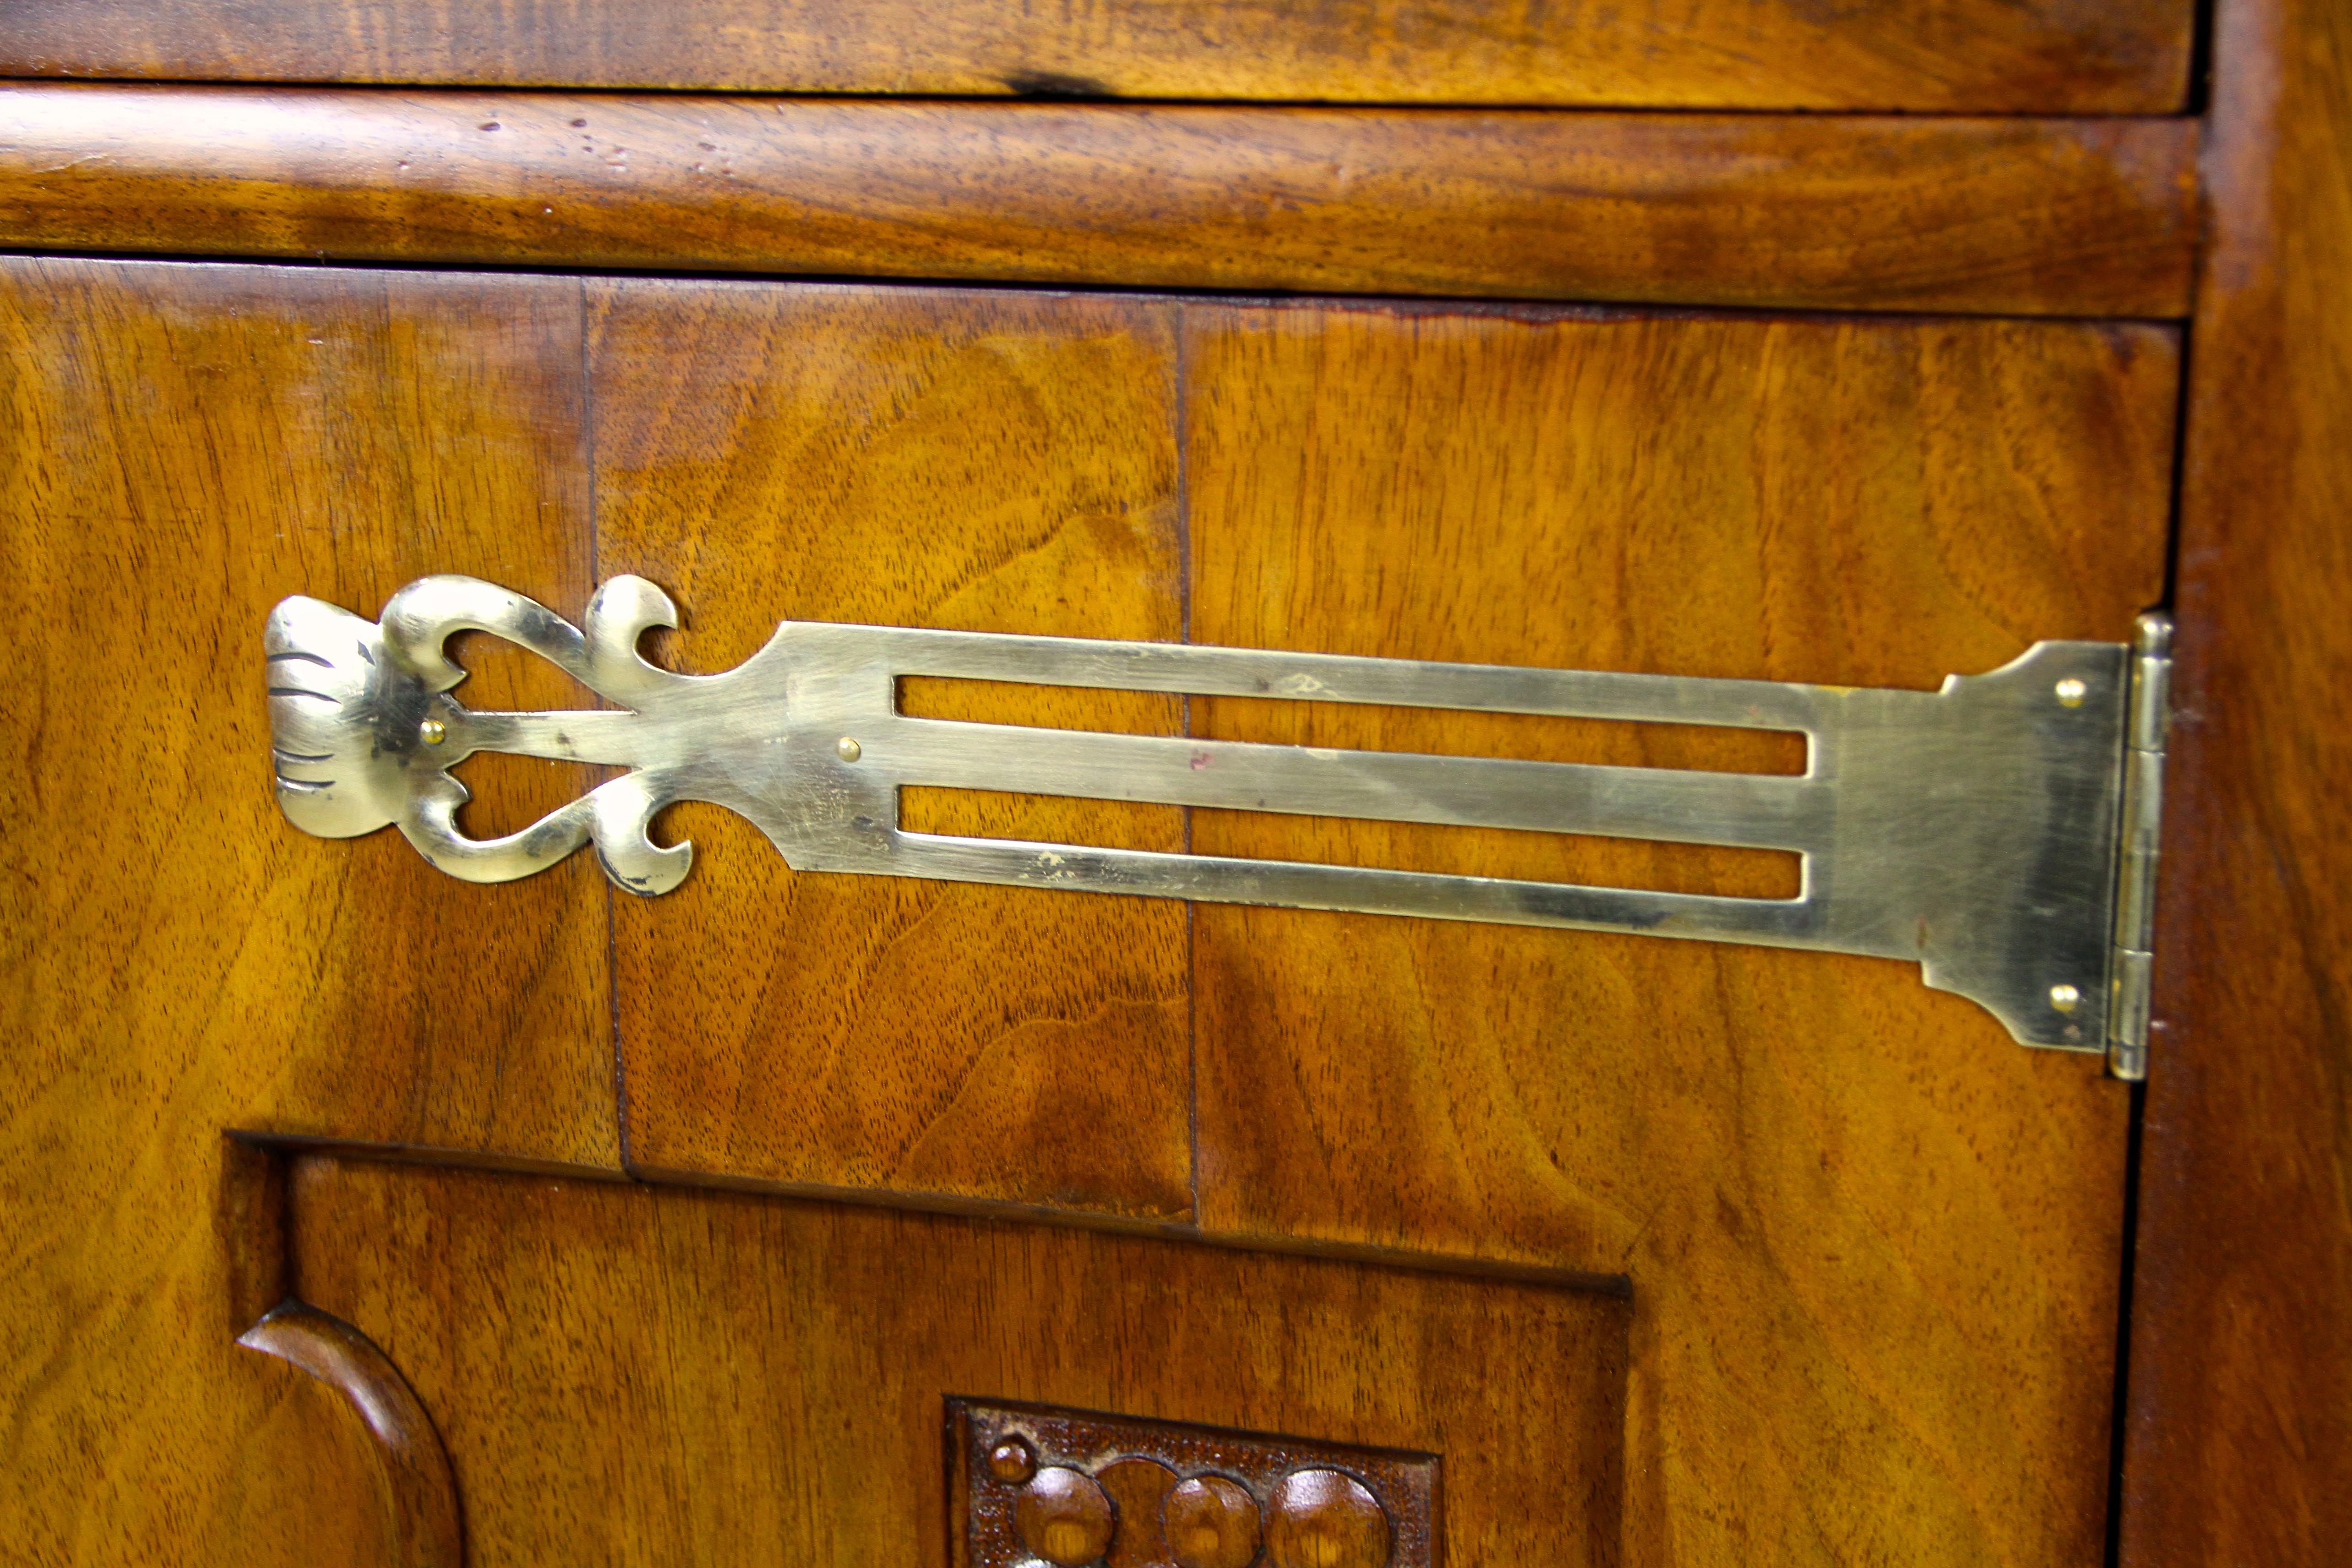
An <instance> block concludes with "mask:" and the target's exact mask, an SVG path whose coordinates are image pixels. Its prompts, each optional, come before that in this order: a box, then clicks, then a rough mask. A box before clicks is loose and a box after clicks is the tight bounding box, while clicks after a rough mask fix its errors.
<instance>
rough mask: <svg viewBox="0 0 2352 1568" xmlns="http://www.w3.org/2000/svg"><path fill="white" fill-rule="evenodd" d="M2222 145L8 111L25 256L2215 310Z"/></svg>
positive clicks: (77, 93) (551, 106)
mask: <svg viewBox="0 0 2352 1568" xmlns="http://www.w3.org/2000/svg"><path fill="white" fill-rule="evenodd" d="M2197 133H2198V128H2197V124H2196V122H2195V121H2189V120H2186V119H2085V120H2057V121H2052V120H2017V119H2006V120H2004V119H1951V118H1945V117H1926V118H1918V117H1914V118H1901V117H1878V118H1853V117H1843V116H1839V117H1825V116H1805V115H1800V116H1794V117H1787V116H1781V117H1772V116H1761V115H1747V114H1743V115H1697V114H1601V113H1595V114H1537V113H1528V112H1522V111H1495V112H1485V113H1478V112H1470V111H1463V110H1423V111H1411V110H1326V109H1252V108H1234V107H1220V106H1215V105H1197V104H1196V105H1182V106H1159V107H1152V108H1136V107H1104V108H1078V107H1072V106H1068V105H1051V104H987V103H889V102H858V103H824V102H810V101H806V100H774V99H746V98H678V97H646V96H643V95H639V96H634V97H614V96H600V95H593V94H544V93H515V92H502V93H485V92H446V93H395V92H383V91H341V92H335V91H315V92H301V93H289V92H284V91H271V90H265V89H250V88H246V89H240V88H217V87H168V88H163V87H159V88H100V87H89V86H69V85H23V84H19V85H16V86H14V87H8V88H5V89H0V228H5V232H6V234H7V236H8V240H9V243H10V244H11V245H13V246H16V247H24V248H31V249H60V250H110V251H163V252H168V253H171V254H174V255H229V256H288V257H299V258H303V259H305V260H310V259H325V258H333V259H337V260H373V261H405V262H430V263H460V264H466V263H489V264H497V265H509V266H512V265H529V266H548V267H593V268H657V269H664V270H677V269H685V270H710V271H719V272H755V273H757V272H764V273H770V274H775V273H790V274H801V275H814V276H825V275H831V276H837V277H888V278H909V279H934V280H936V279H967V280H971V281H979V282H1006V283H1015V282H1017V283H1047V284H1088V285H1111V286H1119V287H1128V288H1136V287H1141V288H1161V289H1272V290H1282V291H1294V290H1309V291H1314V292H1321V293H1346V294H1429V295H1446V296H1468V297H1474V298H1475V297H1481V296H1488V295H1494V296H1501V297H1505V298H1514V299H1538V300H1617V301H1639V302H1644V303H1653V304H1666V305H1724V306H1752V307H1759V308H1780V309H1795V310H1966V311H1972V312H1986V313H1998V314H2011V315H2058V316H2146V317H2168V316H2179V315H2181V314H2184V313H2185V312H2186V310H2187V309H2188V300H2189V274H2190V271H2191V267H2192V262H2193V259H2194V252H2195V246H2196V237H2197V213H2198V208H2197V201H2196V177H2195V174H2196V171H2195V159H2196V148H2197Z"/></svg>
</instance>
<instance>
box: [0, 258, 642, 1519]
mask: <svg viewBox="0 0 2352 1568" xmlns="http://www.w3.org/2000/svg"><path fill="white" fill-rule="evenodd" d="M579 325H580V308H579V289H578V286H577V285H576V284H574V283H572V282H571V281H569V280H558V281H530V280H523V279H472V278H440V279H435V278H422V277H407V278H403V277H395V276H393V275H389V274H373V275H370V274H351V273H343V274H332V273H326V272H320V271H312V270H299V269H280V268H232V267H167V266H160V265H155V264H148V263H130V264H121V263H101V262H84V261H67V260H29V259H23V258H16V259H10V260H7V261H5V262H0V568H4V569H0V610H5V618H6V621H7V624H8V625H10V626H13V627H15V628H16V637H18V639H19V646H20V647H22V648H24V649H27V650H30V651H29V652H28V653H26V656H25V657H23V658H20V659H19V660H18V661H17V663H16V668H15V670H14V672H13V673H12V675H11V677H10V679H8V681H7V682H6V683H5V687H0V714H5V721H6V724H7V728H8V731H9V732H10V733H11V734H12V735H15V736H16V737H17V749H18V753H19V756H20V758H21V759H24V760H25V761H26V763H28V764H29V765H24V766H19V767H16V768H12V769H10V770H9V771H8V772H7V773H6V782H5V784H0V837H5V842H6V843H7V845H8V847H9V852H10V856H11V859H12V866H13V869H14V873H15V874H14V875H12V876H10V877H9V878H7V879H6V880H5V892H0V937H5V952H6V955H7V973H8V975H9V978H10V984H8V986H7V987H6V1002H5V1015H0V1016H5V1028H6V1032H7V1037H8V1038H9V1040H10V1041H11V1042H12V1044H11V1046H10V1047H9V1049H8V1050H7V1052H6V1053H5V1058H0V1205H5V1208H6V1211H7V1213H8V1214H9V1215H10V1216H11V1219H10V1253H9V1256H10V1259H11V1265H10V1267H9V1268H7V1269H6V1270H5V1279H0V1321H5V1323H6V1324H7V1325H8V1327H9V1331H8V1332H7V1333H6V1334H5V1335H0V1390H5V1402H6V1411H7V1416H6V1420H7V1429H8V1432H9V1435H10V1436H9V1439H8V1448H9V1462H8V1463H6V1464H5V1465H0V1518H5V1519H6V1520H7V1521H9V1526H8V1529H7V1531H6V1532H5V1533H6V1534H7V1535H8V1536H9V1537H10V1540H11V1547H12V1549H16V1550H22V1551H25V1552H29V1553H30V1554H31V1555H33V1556H34V1557H35V1558H37V1559H42V1560H59V1559H67V1558H72V1557H75V1556H84V1555H86V1556H91V1557H93V1558H110V1559H113V1560H116V1561H121V1560H123V1559H126V1558H128V1559H134V1560H135V1559H139V1558H141V1557H142V1556H143V1557H145V1558H147V1559H149V1560H152V1561H157V1562H170V1561H177V1560H181V1559H183V1558H185V1559H187V1560H192V1561H193V1560H206V1559H209V1560H215V1561H217V1560H221V1559H222V1558H225V1557H241V1556H242V1555H243V1553H244V1552H245V1551H246V1549H247V1544H248V1542H247V1541H246V1540H244V1539H242V1537H243V1536H244V1535H245V1533H246V1531H247V1528H248V1527H251V1526H255V1525H256V1523H257V1515H256V1514H253V1513H248V1512H247V1511H246V1510H247V1503H248V1502H251V1503H252V1504H253V1505H254V1507H255V1508H257V1509H259V1507H260V1501H259V1500H260V1499H262V1497H263V1496H264V1494H265V1493H268V1496H269V1497H270V1499H271V1501H270V1503H269V1507H268V1509H267V1510H261V1512H262V1513H263V1514H267V1513H268V1512H272V1511H286V1510H290V1511H289V1513H288V1517H290V1518H293V1519H298V1520H299V1519H300V1518H303V1517H306V1516H305V1515H304V1514H303V1512H302V1506H303V1505H302V1500H301V1496H300V1491H301V1489H300V1487H299V1478H300V1477H301V1476H303V1475H304V1474H305V1473H307V1472H306V1471H305V1469H304V1466H305V1465H306V1464H308V1463H309V1461H308V1460H306V1459H302V1458H299V1455H298V1456H297V1457H296V1458H292V1459H289V1458H286V1450H288V1449H289V1448H290V1449H299V1447H301V1445H302V1444H303V1443H304V1442H306V1441H315V1428H312V1436H309V1437H306V1436H303V1434H304V1429H305V1426H307V1425H308V1424H309V1423H310V1419H311V1417H310V1415H302V1416H301V1418H299V1419H295V1418H293V1417H292V1416H290V1415H289V1416H288V1417H287V1418H285V1419H278V1417H277V1416H275V1415H271V1414H270V1413H271V1412H286V1411H289V1410H291V1409H292V1408H293V1407H294V1406H295V1405H301V1404H302V1403H303V1402H304V1401H307V1400H309V1399H310V1395H309V1394H289V1393H288V1392H287V1389H288V1387H289V1379H288V1377H287V1376H286V1374H284V1373H280V1372H278V1371H275V1370H273V1369H270V1368H268V1366H267V1365H265V1364H264V1363H262V1362H261V1361H260V1359H259V1358H257V1357H250V1356H243V1355H239V1354H236V1353H234V1352H232V1350H231V1348H230V1340H231V1337H232V1335H233V1334H234V1333H235V1332H236V1329H234V1328H227V1327H226V1325H225V1324H224V1322H223V1319H222V1313H223V1310H224V1306H225V1304H226V1303H227V1302H229V1301H230V1300H232V1299H238V1300H242V1302H243V1304H244V1305H246V1306H247V1307H250V1306H252V1305H253V1301H254V1297H255V1295H256V1293H257V1292H262V1291H266V1290H267V1289H268V1288H267V1285H266V1283H265V1280H266V1277H267V1276H268V1274H269V1273H270V1271H271V1269H272V1268H273V1267H274V1266H273V1265H272V1264H271V1263H270V1262H269V1260H268V1258H267V1257H266V1256H260V1255H259V1254H256V1255H253V1256H247V1255H246V1254H243V1253H240V1252H239V1250H238V1249H237V1248H236V1247H235V1246H233V1245H232V1244H231V1241H230V1239H229V1238H227V1237H225V1236H224V1235H223V1234H222V1230H223V1228H224V1227H228V1228H234V1227H236V1226H239V1225H241V1224H243V1223H245V1217H249V1216H251V1215H257V1214H259V1213H261V1212H262V1210H263V1209H265V1208H266V1206H267V1205H266V1204H251V1203H247V1202H245V1201H243V1200H242V1199H239V1198H237V1197H236V1194H233V1193H229V1192H226V1190H225V1189H224V1188H223V1186H222V1184H224V1183H227V1184H230V1185H231V1186H235V1185H236V1184H239V1183H242V1182H245V1181H247V1179H248V1177H249V1175H250V1171H249V1169H247V1167H249V1166H250V1164H251V1160H250V1159H249V1158H247V1154H248V1153H249V1152H241V1151H239V1150H237V1149H236V1147H235V1146H234V1145H226V1144H225V1142H224V1140H223V1138H222V1136H221V1130H222V1129H223V1128H225V1127H247V1128H256V1129H261V1130H265V1131H276V1132H281V1133H298V1134H299V1133H309V1134H319V1135H332V1136H338V1137H345V1138H358V1139H372V1140H380V1141H384V1142H395V1143H402V1144H413V1145H427V1146H432V1147H436V1148H438V1149H441V1150H443V1151H449V1152H457V1153H460V1154H463V1155H465V1156H467V1157H479V1156H484V1155H488V1154H500V1155H506V1156H511V1157H517V1158H524V1159H532V1160H539V1161H545V1162H551V1163H562V1164H566V1165H572V1166H579V1167H602V1168H604V1169H606V1170H611V1169H613V1168H614V1166H615V1165H616V1163H617V1159H618V1147H617V1134H616V1130H615V1126H614V1105H613V1089H612V1074H611V1068H610V1058H609V1056H608V1054H607V1053H608V1051H609V1046H608V1043H607V1041H608V1034H607V1030H608V1028H609V1025H608V1023H607V1022H606V1018H605V1010H604V989H605V985H606V975H605V969H604V892H603V889H602V887H601V885H600V879H598V877H597V875H596V872H595V869H594V868H593V866H583V867H581V868H578V869H577V871H576V872H573V871H572V870H568V869H567V870H566V871H562V872H559V873H557V874H556V875H554V876H552V877H549V878H545V879H541V881H540V882H538V883H536V884H532V885H527V886H521V887H516V888H510V889H479V888H470V887H465V886H462V885H460V884H457V883H455V882H452V881H448V880H447V879H442V878H437V877H434V876H431V875H429V874H426V873H425V868H423V867H422V865H421V864H420V863H419V862H418V861H417V860H416V858H415V854H414V852H413V851H411V850H410V849H408V847H406V846H405V845H404V844H403V843H401V842H400V841H399V840H398V839H397V838H396V837H392V836H389V835H386V836H383V837H377V838H373V839H370V840H365V841H362V842H358V843H352V844H329V843H325V842H321V841H320V840H316V839H311V838H307V837H302V836H300V835H299V834H297V833H295V832H293V831H292V830H291V829H289V827H288V826H286V825H285V823H284V822H283V821H282V820H280V818H279V816H278V810H277V807H276V805H274V803H273V802H272V800H271V797H270V788H269V766H270V764H269V760H268V748H269V728H268V717H267V714H266V712H265V711H264V707H265V704H264V697H263V693H264V689H265V687H266V685H267V679H266V677H265V674H264V671H263V669H262V666H261V662H260V655H259V636H260V627H261V621H262V616H263V615H264V614H265V613H266V611H267V610H268V606H269V605H271V604H272V603H274V602H275V601H276V600H277V599H278V597H280V596H281V595H286V594H289V593H293V592H298V591H303V592H310V593H314V594H319V595H326V596H331V597H334V598H337V599H340V600H341V601H342V602H343V603H345V604H350V605H365V606H368V607H370V608H371V609H372V608H373V606H374V605H376V604H377V603H379V602H380V601H381V600H382V598H383V595H386V594H388V593H389V592H390V591H391V590H392V589H393V588H394V587H395V586H397V585H398V584H401V583H403V582H405V581H406V580H407V579H409V578H410V577H413V576H415V575H417V574H420V573H423V572H425V571H429V570H436V569H451V568H455V569H459V570H471V571H475V572H479V573H483V574H487V575H490V576H494V577H499V578H501V579H502V580H505V581H508V582H511V583H513V584H516V585H517V586H520V587H526V588H528V589H530V590H531V591H534V592H538V593H541V594H545V595H551V597H552V598H554V599H555V600H556V601H557V602H559V603H560V602H564V601H567V600H576V599H578V598H579V597H580V596H581V595H583V593H584V591H585V584H586V578H587V574H588V562H587V557H586V552H585V550H584V549H583V543H584V540H585V532H584V525H585V521H586V505H585V501H586V496H585V492H584V489H583V486H582V482H581V468H580V465H579V460H578V450H579V448H578V442H579V440H580V437H581V422H580V416H581V409H580V405H579V401H578V382H577V376H578V367H579V358H580V350H581V340H580V334H579ZM565 684H566V683H565V682H564V681H563V680H562V678H561V677H557V678H556V679H553V680H549V679H544V676H543V675H541V674H533V675H530V676H529V678H528V679H526V678H525V672H523V671H521V670H520V669H518V670H517V671H516V678H515V679H513V680H512V681H511V682H509V683H508V684H507V685H506V687H505V689H503V690H501V689H498V686H497V683H496V681H495V680H492V681H491V683H490V684H489V685H488V686H487V687H486V688H485V689H484V691H483V693H482V695H484V696H485V697H488V698H489V699H491V700H511V701H521V702H526V703H533V704H535V703H540V702H544V701H548V700H557V701H561V700H564V699H565V698H566V696H567V695H568V694H567V693H566V692H565V690H564V686H565ZM527 782H528V781H527ZM578 782H579V781H578V780H577V779H576V778H575V777H572V776H570V775H569V774H568V773H564V771H563V770H551V772H550V773H549V774H548V775H546V776H542V777H541V778H540V779H538V780H536V781H535V782H533V783H532V787H534V788H535V789H537V790H538V791H540V792H541V798H542V799H545V800H547V803H548V804H552V803H553V801H554V800H556V799H562V798H564V797H565V796H566V795H569V793H571V792H572V790H573V789H575V788H576V787H577V785H578ZM241 1216H245V1217H241ZM266 1252H267V1248H266V1247H264V1248H261V1249H260V1253H266ZM250 1321H251V1319H250V1317H249V1316H248V1317H247V1318H246V1319H245V1322H250ZM243 1326H244V1322H240V1323H238V1324H237V1325H236V1327H237V1328H242V1327H243ZM296 1381H299V1380H296ZM289 1401H290V1402H292V1403H291V1404H289ZM254 1432H258V1433H259V1434H260V1436H258V1437H257V1438H252V1439H249V1438H248V1436H247V1435H248V1434H249V1433H254ZM254 1442H259V1443H260V1445H261V1447H260V1448H259V1449H258V1450H257V1449H256V1448H255V1447H253V1446H252V1445H253V1443H254ZM273 1453H274V1454H276V1455H277V1456H278V1458H275V1459H273V1458H272V1455H273ZM248 1461H249V1462H250V1463H251V1464H252V1465H254V1466H255V1467H256V1470H255V1471H254V1473H252V1474H250V1475H248V1474H246V1473H244V1472H243V1467H245V1466H246V1465H247V1463H248ZM264 1474H268V1475H282V1476H284V1477H288V1478H292V1479H291V1480H289V1482H288V1483H287V1484H288V1485H289V1487H290V1488H291V1489H290V1490H289V1491H288V1492H285V1493H278V1492H275V1491H272V1490H271V1489H272V1488H274V1487H275V1486H276V1485H277V1484H278V1483H276V1482H274V1481H273V1482H269V1483H268V1484H267V1485H265V1483H264V1482H263V1480H262V1479H259V1478H260V1477H261V1476H263V1475H264ZM60 1475H70V1476H72V1477H74V1478H76V1479H75V1481H74V1484H72V1485H70V1486H66V1487H59V1486H58V1485H57V1484H56V1483H57V1478H58V1476H60ZM371 1528H372V1529H376V1528H378V1527H373V1526H372V1527H371ZM378 1532H379V1533H380V1529H378ZM266 1533H267V1532H266V1531H262V1532H257V1533H256V1534H255V1536H254V1539H253V1541H252V1542H251V1550H252V1552H253V1554H254V1560H256V1561H267V1560H268V1553H270V1552H274V1551H278V1550H281V1549H282V1550H289V1551H290V1550H292V1549H293V1547H294V1545H296V1544H299V1543H297V1542H289V1543H288V1544H287V1545H286V1546H284V1547H283V1548H281V1547H279V1546H277V1545H273V1544H271V1543H270V1542H268V1540H266V1539H265V1538H264V1537H265V1535H266ZM298 1533H299V1532H298ZM333 1539H334V1531H332V1530H322V1532H321V1534H320V1542H322V1543H324V1544H322V1545H321V1548H320V1549H321V1550H323V1551H326V1552H328V1554H329V1555H330V1556H331V1555H332V1551H331V1543H332V1541H333ZM363 1560H364V1559H363V1558H362V1561H363Z"/></svg>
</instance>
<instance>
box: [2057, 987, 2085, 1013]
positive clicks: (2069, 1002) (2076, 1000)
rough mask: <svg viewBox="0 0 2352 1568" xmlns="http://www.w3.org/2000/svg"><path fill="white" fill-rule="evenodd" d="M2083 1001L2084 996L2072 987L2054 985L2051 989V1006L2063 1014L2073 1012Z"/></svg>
mask: <svg viewBox="0 0 2352 1568" xmlns="http://www.w3.org/2000/svg"><path fill="white" fill-rule="evenodd" d="M2082 1000H2083V994H2082V993H2081V992H2080V991H2077V990H2075V989H2074V987H2073V986H2072V985H2053V986H2052V987H2051V988H2050V1005H2052V1006H2053V1007H2055V1008H2057V1009H2058V1011H2060V1012H2061V1013H2071V1012H2073V1011H2074V1009H2075V1007H2076V1006H2077V1005H2080V1003H2081V1002H2082Z"/></svg>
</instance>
